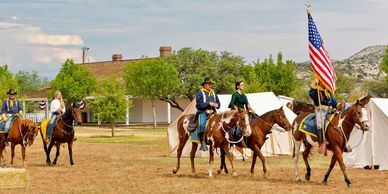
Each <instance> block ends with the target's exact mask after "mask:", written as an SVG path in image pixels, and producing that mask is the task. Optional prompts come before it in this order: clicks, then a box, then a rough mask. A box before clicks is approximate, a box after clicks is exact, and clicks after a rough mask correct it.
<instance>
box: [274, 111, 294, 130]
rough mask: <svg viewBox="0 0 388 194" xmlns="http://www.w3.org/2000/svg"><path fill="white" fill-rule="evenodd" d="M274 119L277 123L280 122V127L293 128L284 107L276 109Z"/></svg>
mask: <svg viewBox="0 0 388 194" xmlns="http://www.w3.org/2000/svg"><path fill="white" fill-rule="evenodd" d="M274 113H275V114H274V120H275V123H276V124H278V125H279V126H280V127H282V128H283V129H285V130H286V131H289V130H291V124H290V122H288V120H287V117H286V114H284V110H283V107H280V108H279V109H277V110H275V112H274Z"/></svg>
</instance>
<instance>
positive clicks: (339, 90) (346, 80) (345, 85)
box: [335, 70, 357, 101]
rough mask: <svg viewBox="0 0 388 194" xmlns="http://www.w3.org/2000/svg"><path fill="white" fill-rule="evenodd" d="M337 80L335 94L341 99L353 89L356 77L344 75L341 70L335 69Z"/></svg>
mask: <svg viewBox="0 0 388 194" xmlns="http://www.w3.org/2000/svg"><path fill="white" fill-rule="evenodd" d="M336 75H337V81H336V91H335V95H336V97H337V100H339V101H341V100H342V99H341V98H342V97H344V96H349V95H350V93H352V92H353V91H354V88H355V86H356V81H357V79H356V78H354V77H350V76H346V75H345V74H344V73H343V72H342V71H340V70H337V71H336Z"/></svg>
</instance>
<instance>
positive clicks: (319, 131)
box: [317, 129, 322, 145]
mask: <svg viewBox="0 0 388 194" xmlns="http://www.w3.org/2000/svg"><path fill="white" fill-rule="evenodd" d="M317 131H318V134H317V137H318V144H319V145H321V144H322V129H317Z"/></svg>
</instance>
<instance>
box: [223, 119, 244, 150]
mask: <svg viewBox="0 0 388 194" xmlns="http://www.w3.org/2000/svg"><path fill="white" fill-rule="evenodd" d="M220 114H221V116H220V119H221V129H222V131H224V133H225V139H226V141H228V142H229V143H231V144H236V143H240V142H241V141H242V140H243V139H244V135H242V136H241V138H240V139H239V140H238V141H231V140H230V139H229V132H227V131H226V130H225V129H224V123H223V120H224V113H220ZM236 126H237V125H236Z"/></svg>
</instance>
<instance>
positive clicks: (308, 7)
mask: <svg viewBox="0 0 388 194" xmlns="http://www.w3.org/2000/svg"><path fill="white" fill-rule="evenodd" d="M305 6H306V11H307V13H308V14H310V8H311V5H308V4H305Z"/></svg>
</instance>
